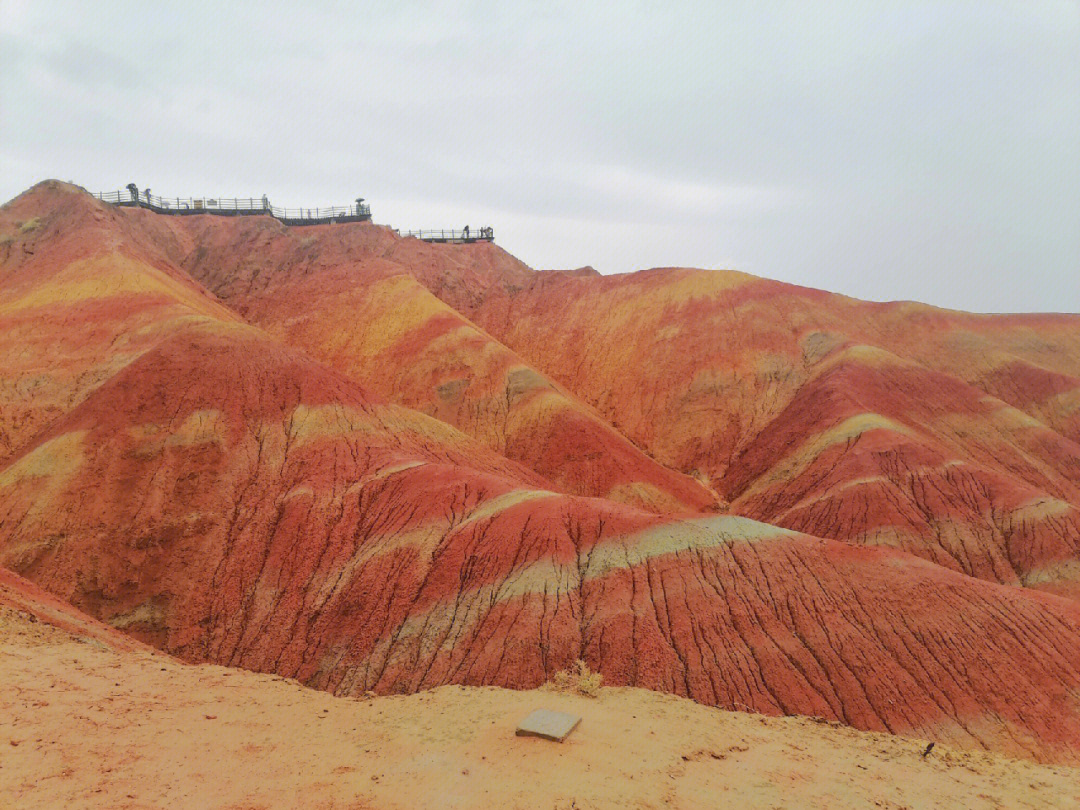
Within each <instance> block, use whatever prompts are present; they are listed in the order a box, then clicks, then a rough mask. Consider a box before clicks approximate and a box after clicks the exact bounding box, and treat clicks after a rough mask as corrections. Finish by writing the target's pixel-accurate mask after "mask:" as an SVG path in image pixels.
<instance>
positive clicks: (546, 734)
mask: <svg viewBox="0 0 1080 810" xmlns="http://www.w3.org/2000/svg"><path fill="white" fill-rule="evenodd" d="M580 722H581V718H580V717H579V716H578V715H576V714H567V713H566V712H553V711H551V710H550V709H537V710H536V711H535V712H533V713H532V714H530V715H529V716H528V717H526V718H525V719H524V720H522V721H521V722H520V723H518V727H517V731H516V732H515V733H516V734H517V736H519V737H542V738H543V739H545V740H553V741H554V742H562V741H563V740H565V739H566V737H567V735H569V734H570V732H571V731H573V730H574V729H575V728H576V727H577V724H578V723H580Z"/></svg>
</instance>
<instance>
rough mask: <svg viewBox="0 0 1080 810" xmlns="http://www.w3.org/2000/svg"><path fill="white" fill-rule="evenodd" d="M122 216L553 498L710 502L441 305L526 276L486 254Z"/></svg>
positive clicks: (480, 247)
mask: <svg viewBox="0 0 1080 810" xmlns="http://www.w3.org/2000/svg"><path fill="white" fill-rule="evenodd" d="M125 213H126V214H127V215H128V216H129V217H130V218H131V219H132V220H133V221H134V222H135V223H136V224H137V225H138V226H142V227H144V228H145V229H146V231H147V232H148V233H152V234H154V235H155V238H156V240H157V241H158V242H159V243H160V244H162V245H165V246H169V247H170V248H171V250H170V251H169V255H170V256H171V258H172V259H173V260H175V261H176V262H177V263H178V264H180V265H181V266H182V267H184V268H185V269H186V270H187V271H188V272H190V273H191V275H192V276H193V277H194V278H196V279H198V280H199V281H200V282H202V283H204V284H205V285H206V286H207V287H208V288H209V289H210V290H212V291H213V292H214V293H216V294H217V295H218V296H220V297H221V298H222V299H223V300H224V301H225V302H226V303H228V304H229V305H230V306H231V307H233V308H234V309H235V310H236V311H237V312H239V313H241V314H242V315H243V316H244V317H245V318H246V319H247V320H248V321H249V322H251V323H254V324H257V325H259V326H260V327H262V328H263V329H265V330H266V331H267V332H269V333H270V334H272V335H274V336H275V337H278V338H280V339H282V340H283V341H285V342H287V343H289V344H290V345H293V346H297V347H300V348H302V349H304V351H306V352H307V353H308V354H310V355H311V356H312V357H314V358H317V359H319V360H321V361H323V362H324V363H326V364H328V365H330V366H331V367H332V368H334V369H336V370H338V371H340V372H342V373H343V374H346V375H347V376H350V377H352V378H353V379H356V380H360V381H362V382H363V383H364V385H365V386H367V387H369V388H371V389H373V390H374V391H377V392H378V393H380V394H381V395H383V396H385V397H387V398H388V399H390V400H391V401H393V402H396V403H399V404H402V405H406V406H408V407H410V408H415V409H417V410H420V411H423V412H424V413H427V414H429V415H431V416H435V417H436V418H438V419H441V420H443V421H446V422H448V423H450V424H452V425H454V426H455V427H457V428H459V429H460V430H462V431H464V432H466V433H468V434H470V435H472V436H474V437H476V438H477V439H479V440H480V441H481V442H483V443H484V444H485V445H487V446H488V447H490V448H492V449H493V450H496V451H497V452H499V453H502V454H504V455H506V456H508V457H509V458H512V459H514V460H517V461H520V462H522V463H523V464H525V465H526V466H528V467H530V468H531V469H533V470H535V471H536V472H537V473H539V474H540V475H542V476H543V477H544V478H545V479H546V480H547V481H549V482H550V484H552V485H553V486H554V487H555V488H557V489H559V490H560V491H564V492H568V493H571V494H576V495H596V496H603V497H606V498H609V499H612V500H617V501H621V502H625V503H630V504H633V505H637V506H643V507H645V508H648V509H651V510H653V511H658V512H669V513H671V512H699V511H702V510H706V509H711V508H713V507H714V505H715V504H716V500H717V499H716V497H715V495H714V494H713V493H712V492H711V491H710V490H709V489H708V488H707V487H706V486H704V485H702V483H701V482H699V481H698V480H696V479H694V478H691V477H689V476H686V475H683V474H681V473H679V472H676V471H675V470H672V469H670V468H668V467H664V466H662V465H660V464H658V463H657V462H655V461H654V460H652V459H651V458H649V457H648V456H647V455H646V454H645V453H643V452H642V451H641V450H640V449H639V448H637V447H635V446H634V445H633V444H632V443H631V442H630V441H628V440H627V439H626V438H625V437H624V436H622V435H621V434H619V433H618V432H617V431H616V430H615V429H614V428H612V426H611V425H610V424H609V423H608V422H606V421H605V420H604V419H602V418H601V417H600V416H599V415H598V414H597V413H596V412H595V411H594V410H593V409H592V408H590V407H589V406H587V405H585V404H584V403H582V402H580V401H579V400H577V399H576V398H575V397H574V396H573V395H571V394H569V393H568V392H567V391H565V390H564V389H562V388H560V387H559V386H558V385H556V384H555V383H553V382H552V381H551V380H549V379H547V378H545V377H544V376H543V375H542V374H539V373H537V372H536V371H535V369H533V368H532V367H531V366H530V365H529V364H528V363H527V362H526V361H525V360H523V359H522V358H521V357H520V356H518V355H517V354H515V353H514V352H512V351H511V350H509V349H507V348H506V347H505V346H503V345H502V344H501V343H499V342H498V341H496V340H494V339H492V338H491V337H490V336H489V335H488V334H486V333H485V332H484V331H483V330H481V329H478V328H477V327H476V326H475V325H474V324H472V323H471V322H470V321H469V320H468V319H467V318H466V317H465V316H463V315H461V314H460V313H459V312H458V311H456V310H455V309H453V308H452V307H451V304H453V305H456V306H459V307H462V308H464V307H465V306H467V305H470V304H471V303H472V302H474V299H475V300H478V296H479V295H480V293H481V292H483V291H486V290H489V289H493V288H499V289H514V288H516V287H517V286H519V285H522V284H525V283H526V282H527V281H528V279H529V278H531V275H532V271H530V270H529V269H528V268H526V267H524V266H523V265H522V264H521V263H520V262H518V261H517V260H516V259H514V258H513V257H511V256H509V255H508V254H507V253H505V252H504V251H502V250H501V249H499V248H498V247H496V246H494V245H492V244H489V243H476V244H470V245H429V244H427V243H424V242H420V241H419V240H416V239H401V238H400V237H398V236H396V235H395V234H394V233H393V232H392V231H390V230H389V229H387V228H381V227H378V226H374V225H368V224H364V225H359V226H356V227H350V228H341V227H338V226H332V225H327V226H317V227H309V228H293V229H289V228H286V227H284V226H282V225H280V224H279V223H277V222H276V221H274V220H270V219H267V218H254V217H248V218H244V219H241V220H239V221H238V220H227V219H225V218H215V217H172V218H169V217H161V216H158V215H155V214H152V213H150V212H148V211H138V210H133V211H129V212H125ZM421 282H422V283H421ZM425 285H426V287H427V289H425ZM433 293H438V294H439V295H441V296H442V298H443V299H444V300H445V303H444V301H443V300H440V299H439V298H437V297H436V296H435V295H434V294H433Z"/></svg>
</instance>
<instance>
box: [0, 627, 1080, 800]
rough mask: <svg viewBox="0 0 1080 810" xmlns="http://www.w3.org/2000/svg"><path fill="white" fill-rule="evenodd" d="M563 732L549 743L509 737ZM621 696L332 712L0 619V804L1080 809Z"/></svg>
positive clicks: (1019, 776)
mask: <svg viewBox="0 0 1080 810" xmlns="http://www.w3.org/2000/svg"><path fill="white" fill-rule="evenodd" d="M538 707H549V708H553V709H558V710H562V711H571V712H575V713H578V714H580V715H582V717H583V719H582V722H581V725H580V726H579V727H578V729H577V730H576V731H575V732H574V733H573V734H572V735H571V736H570V737H569V738H568V740H567V741H566V742H565V743H563V744H561V745H560V744H557V743H550V742H546V741H543V740H539V739H533V738H518V737H515V736H514V728H515V726H516V723H517V721H518V720H520V719H521V718H522V717H524V716H525V715H526V714H528V713H529V712H530V711H532V710H533V709H535V708H538ZM922 748H923V745H922V744H920V743H918V742H915V741H912V740H905V739H901V738H896V737H890V736H888V735H882V734H868V733H863V732H857V731H853V730H851V729H848V728H843V727H839V726H835V725H832V724H829V723H819V722H816V721H814V720H810V719H804V718H787V719H774V718H763V717H759V716H757V715H749V714H737V713H729V712H722V711H719V710H716V709H711V708H708V707H704V706H700V705H698V704H695V703H692V702H690V701H687V700H683V699H680V698H675V697H672V696H667V695H661V694H657V693H653V692H647V691H643V690H638V689H603V690H601V693H600V696H599V697H598V698H587V697H582V696H579V695H572V694H563V693H556V692H550V691H544V690H541V691H533V692H514V691H507V690H502V689H493V688H492V689H477V688H463V687H443V688H440V689H435V690H433V691H430V692H424V693H421V694H418V695H412V696H409V697H385V698H374V699H370V700H351V699H342V698H334V697H331V696H330V695H327V694H324V693H321V692H315V691H312V690H308V689H305V688H303V687H301V686H299V685H297V684H296V683H293V682H290V681H286V680H284V679H281V678H278V677H274V676H266V675H255V674H252V673H248V672H243V671H238V670H230V669H226V668H223V667H216V666H188V665H185V664H182V663H179V662H177V661H175V660H173V659H171V658H169V657H167V656H164V655H161V654H156V653H152V652H150V651H147V650H134V651H115V650H112V649H110V648H109V647H107V646H106V645H105V644H103V643H102V642H101V641H99V640H94V639H91V640H84V639H81V638H77V637H73V636H71V635H69V634H68V633H67V632H65V631H62V630H59V629H57V628H54V627H51V626H49V625H47V624H45V623H43V622H41V621H38V622H33V623H32V622H31V621H29V620H28V619H27V618H26V617H25V616H24V615H23V614H21V613H17V612H16V611H14V610H11V609H9V608H4V607H0V807H3V808H5V810H6V808H8V807H11V808H44V807H48V808H61V807H62V808H80V807H94V808H110V809H111V808H117V810H125V809H126V810H134V809H135V808H199V810H202V809H203V808H231V809H232V810H256V809H257V808H258V809H261V808H293V807H297V808H320V809H324V808H325V809H327V810H328V809H329V808H410V809H411V808H474V807H475V808H480V807H484V808H487V807H491V808H530V810H531V809H532V808H578V809H579V810H580V809H582V808H609V807H610V808H627V807H680V808H694V807H702V808H705V807H710V808H711V807H754V808H768V807H821V808H846V807H852V808H854V807H859V808H862V807H884V808H900V807H908V808H918V807H963V808H984V807H985V808H991V807H993V808H1023V807H1080V769H1071V768H1067V767H1060V766H1057V767H1055V766H1040V765H1035V764H1032V763H1029V762H1019V761H1014V760H1010V759H1006V758H1003V757H1000V756H993V755H981V754H969V753H959V752H954V751H950V750H948V749H946V748H944V747H942V746H938V747H937V748H935V750H934V751H933V752H932V753H931V754H930V756H929V757H928V758H926V759H923V758H922V757H921V752H922Z"/></svg>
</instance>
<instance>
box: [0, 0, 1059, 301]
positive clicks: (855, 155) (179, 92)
mask: <svg viewBox="0 0 1080 810" xmlns="http://www.w3.org/2000/svg"><path fill="white" fill-rule="evenodd" d="M0 98H2V101H0V104H2V108H0V186H2V187H0V196H3V197H4V198H5V199H7V198H10V197H11V196H14V195H15V194H17V193H18V192H19V191H21V190H22V189H23V188H25V187H27V186H29V185H30V184H32V183H33V182H36V181H37V180H39V179H42V178H44V177H60V178H61V179H71V180H75V181H76V182H79V183H81V184H83V185H85V186H87V187H90V188H116V187H119V186H122V185H123V184H124V183H127V182H129V181H130V180H135V181H137V182H139V183H141V184H145V185H150V186H152V187H153V188H154V189H155V190H157V191H162V192H166V193H169V192H171V193H176V194H180V195H185V194H190V193H206V194H215V195H221V194H224V195H231V194H238V195H240V194H251V195H259V194H262V193H264V192H265V193H267V194H269V195H270V196H271V197H272V198H273V199H275V200H278V201H280V202H282V203H289V204H311V205H315V204H326V203H333V202H343V201H347V200H349V199H351V198H352V197H353V196H356V195H357V194H363V195H364V196H366V197H368V198H369V199H370V200H371V201H372V205H373V208H374V210H375V214H376V219H377V220H379V221H384V222H389V223H391V224H393V225H395V226H398V227H402V228H412V227H424V226H436V227H438V226H451V225H457V226H460V225H461V224H464V223H465V222H472V223H473V224H474V225H475V224H479V223H480V222H485V223H490V224H492V225H494V226H495V228H496V234H497V236H498V237H499V241H500V243H501V244H502V245H503V246H504V247H506V248H507V249H508V250H510V251H511V252H513V253H515V254H516V255H518V256H520V257H521V258H522V259H523V260H525V261H526V262H528V263H529V264H532V265H534V266H538V267H553V266H576V265H580V264H586V263H590V264H593V265H595V266H596V267H597V268H598V269H600V270H601V271H602V272H622V271H628V270H634V269H638V268H642V267H648V266H654V265H669V264H689V265H696V266H705V267H717V266H735V267H738V268H740V269H744V270H747V271H749V272H752V273H757V274H760V275H765V276H769V277H773V278H779V279H784V280H789V281H794V282H796V283H800V284H806V285H810V286H816V287H823V288H826V289H834V290H840V291H843V292H846V293H849V294H852V295H857V296H861V297H866V298H872V299H879V300H882V299H895V298H913V299H919V300H925V301H929V302H931V303H937V304H942V305H946V306H956V307H961V308H967V309H975V310H987V311H1000V310H1048V309H1049V310H1070V311H1077V310H1078V309H1080V137H1077V135H1078V133H1080V6H1078V5H1077V3H1075V2H983V1H980V2H971V3H966V2H950V3H923V2H884V1H882V2H874V3H866V2H829V3H825V2H823V3H795V2H745V3H735V2H729V3H723V4H718V3H713V2H699V3H651V2H639V3H631V4H609V3H596V4H589V3H582V2H578V3H550V4H529V3H486V2H477V3H470V4H460V3H456V4H451V3H438V2H407V3H368V4H359V5H353V4H349V5H346V4H321V5H318V6H317V7H316V8H314V9H308V8H304V9H300V8H299V7H291V6H285V5H277V4H273V6H272V7H267V6H266V5H262V4H250V5H248V4H223V3H201V4H200V3H185V4H182V5H181V4H169V5H164V4H153V3H109V4H98V5H95V6H92V7H87V6H85V5H84V4H59V3H37V2H33V3H32V2H22V3H20V2H15V0H7V2H5V14H4V15H2V16H0Z"/></svg>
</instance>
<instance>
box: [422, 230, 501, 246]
mask: <svg viewBox="0 0 1080 810" xmlns="http://www.w3.org/2000/svg"><path fill="white" fill-rule="evenodd" d="M401 235H402V236H412V237H415V238H417V239H421V240H423V241H424V242H458V243H462V242H493V241H495V229H494V228H476V229H475V230H474V229H471V228H469V229H465V228H463V229H462V230H460V231H453V230H448V231H406V232H405V233H403V234H401Z"/></svg>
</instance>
